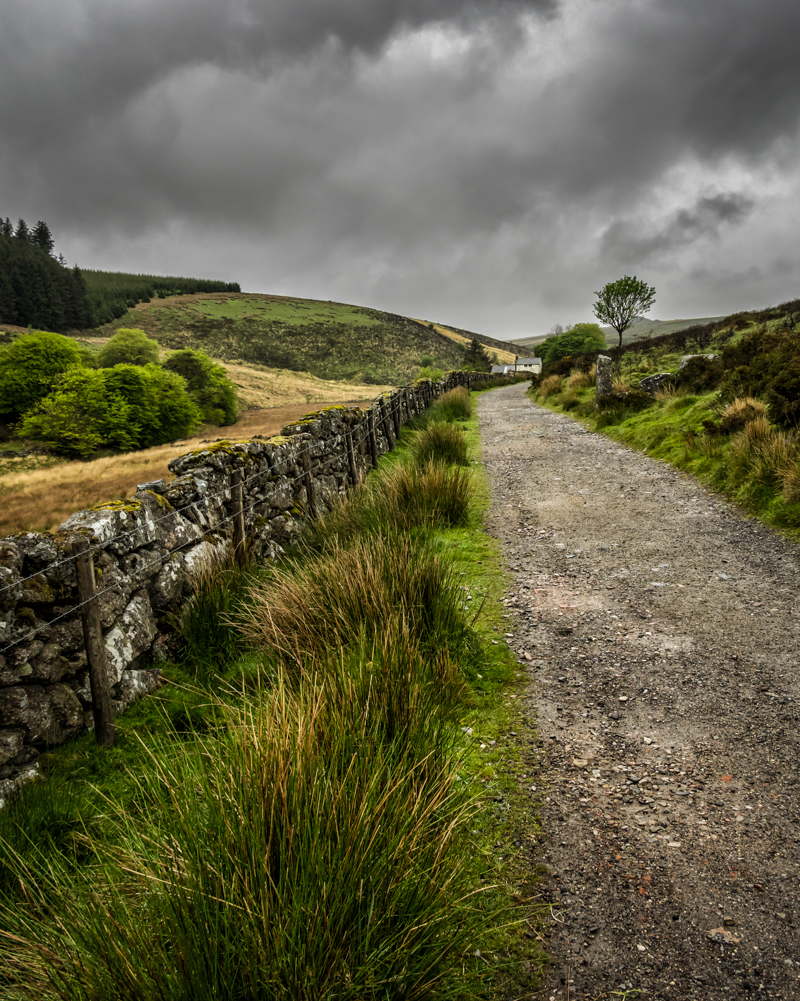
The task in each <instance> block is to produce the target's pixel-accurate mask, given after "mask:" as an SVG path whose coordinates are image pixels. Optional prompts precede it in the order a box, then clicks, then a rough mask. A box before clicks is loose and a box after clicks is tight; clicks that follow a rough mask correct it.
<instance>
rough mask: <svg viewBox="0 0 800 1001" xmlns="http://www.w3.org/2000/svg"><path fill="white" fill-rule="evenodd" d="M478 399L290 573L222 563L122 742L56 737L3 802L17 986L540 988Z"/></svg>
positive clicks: (491, 991)
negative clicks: (510, 802) (505, 739)
mask: <svg viewBox="0 0 800 1001" xmlns="http://www.w3.org/2000/svg"><path fill="white" fill-rule="evenodd" d="M460 400H461V403H460V404H459V403H458V402H457V401H453V400H451V401H450V406H451V407H452V408H453V409H452V410H451V412H450V413H449V414H446V413H445V411H446V409H447V406H448V402H447V401H445V403H444V404H443V405H442V406H440V407H439V408H438V414H437V413H434V414H433V415H432V416H431V417H429V418H427V419H426V420H425V421H424V422H420V425H419V426H418V427H416V428H414V429H410V430H408V431H404V432H403V435H402V437H401V447H400V448H398V449H397V450H396V451H395V452H394V453H392V454H391V455H390V456H387V457H385V459H384V460H382V463H381V469H380V470H379V471H378V473H377V474H376V475H374V476H372V477H370V478H369V480H368V482H367V484H366V485H365V487H364V488H363V489H362V490H360V491H358V492H356V493H355V494H354V495H353V496H352V497H351V498H349V499H348V500H346V501H344V502H343V503H342V504H341V505H340V506H339V507H337V508H336V509H334V511H332V512H331V513H330V514H329V515H328V516H327V517H326V518H325V519H324V520H323V522H322V523H321V524H318V525H317V526H315V528H314V530H312V531H311V532H310V533H309V535H308V538H307V539H306V540H305V542H304V544H303V545H302V546H301V547H299V548H298V550H297V551H296V552H294V553H293V554H291V556H290V558H289V559H287V560H286V561H285V562H284V563H283V564H281V565H280V566H278V567H250V568H247V569H246V570H241V569H237V568H235V567H232V566H227V567H226V566H217V567H213V568H209V570H208V572H207V573H206V574H204V575H203V577H202V579H200V580H199V581H198V583H197V590H196V595H195V600H194V601H193V602H192V603H191V604H190V606H189V607H188V609H187V612H186V614H185V617H184V618H183V620H182V622H181V629H182V632H183V635H184V639H185V646H184V649H185V651H186V656H185V661H184V663H183V664H182V665H181V666H180V667H172V668H170V669H169V670H168V671H167V678H168V683H167V684H166V685H165V686H164V687H163V688H162V689H161V691H160V692H159V693H158V694H157V695H156V696H155V697H152V698H150V699H148V700H147V701H146V702H143V703H141V704H139V705H138V706H136V707H134V708H133V709H131V710H130V711H129V712H128V713H126V714H125V715H124V716H123V717H121V718H120V720H119V742H118V746H117V748H115V749H114V750H112V751H110V752H109V751H101V750H100V749H98V748H96V747H95V746H94V745H93V744H92V743H91V739H90V736H87V737H84V738H82V739H81V740H78V741H75V742H74V743H72V744H70V745H69V746H67V747H64V748H61V749H59V750H58V751H56V752H54V753H53V754H50V755H45V756H44V762H43V764H44V773H45V777H44V780H43V781H42V782H40V783H38V784H37V785H35V786H33V787H31V788H28V789H27V790H26V791H25V792H24V794H23V795H21V796H20V797H19V798H18V799H17V800H16V801H14V802H13V803H12V804H11V806H10V807H9V808H8V809H7V810H6V811H4V812H3V813H2V814H0V837H1V838H2V874H1V875H0V893H1V894H2V902H1V904H0V934H2V936H3V938H4V940H5V943H6V948H5V952H6V956H7V962H6V964H5V965H4V968H3V970H2V971H0V986H1V987H2V996H4V997H7V998H32V997H34V996H35V997H36V998H37V999H39V998H70V999H84V998H85V999H87V1001H88V999H89V998H92V999H94V998H98V997H103V998H112V999H113V998H119V999H122V998H125V999H128V998H133V997H135V998H138V999H142V1001H149V999H159V1001H160V999H165V1001H166V999H169V1001H172V999H175V1001H177V999H179V998H180V999H185V998H187V997H191V998H193V999H199V1001H202V999H204V998H209V999H210V998H215V999H219V998H231V999H233V998H236V999H240V998H265V999H266V998H269V999H273V998H287V999H289V998H291V999H306V998H307V999H309V1001H310V999H311V998H314V999H315V1001H316V999H320V998H331V999H333V998H336V999H345V998H347V999H350V998H352V999H359V1001H360V999H373V998H374V999H379V998H380V999H395V998H396V999H398V1001H399V999H401V998H402V999H413V998H467V997H469V998H474V997H478V996H487V997H488V996H499V994H498V993H497V992H498V991H500V990H503V991H504V992H505V993H504V994H503V996H504V997H506V996H508V993H507V991H508V989H510V988H509V985H512V984H514V985H515V984H519V983H520V982H521V981H522V980H524V981H526V990H527V991H528V992H530V991H531V990H533V989H534V987H535V974H536V969H537V968H538V966H539V965H540V963H541V961H542V956H541V954H540V953H539V952H538V951H537V948H536V946H535V943H534V942H532V940H531V939H529V938H526V937H525V935H524V933H523V929H522V927H521V925H520V919H521V917H522V915H521V914H520V912H519V907H520V902H522V901H527V899H528V897H529V896H530V893H529V884H527V883H526V884H524V885H523V882H522V880H523V875H522V865H521V862H520V858H519V853H517V854H516V855H515V856H514V858H513V859H511V858H510V857H509V856H508V854H507V853H506V852H504V853H503V855H502V858H500V857H498V852H497V846H498V843H500V844H502V843H503V840H502V839H503V838H507V839H511V838H512V836H514V835H515V834H516V833H518V831H517V828H518V827H519V825H520V824H522V823H523V818H522V811H521V809H520V810H517V809H516V808H515V810H514V811H495V810H493V808H492V806H493V805H496V801H497V792H498V789H500V788H501V787H502V786H503V783H505V784H509V779H508V775H509V773H510V771H513V767H514V763H513V761H512V760H511V759H512V758H513V753H512V752H509V751H507V750H506V749H505V748H504V747H503V746H502V736H503V732H504V731H505V730H507V729H508V728H509V723H510V719H511V717H510V702H511V700H510V699H509V698H507V696H508V694H509V685H510V683H511V682H512V681H513V679H514V674H515V665H514V663H513V660H512V659H511V656H510V654H509V652H508V650H507V647H506V645H505V643H504V642H503V638H502V635H501V634H502V631H503V625H504V621H505V620H504V618H503V615H504V612H503V610H502V604H501V600H500V599H501V592H502V588H503V581H502V577H501V574H500V570H499V560H498V554H497V552H496V549H495V547H494V544H493V543H492V541H491V540H490V539H489V538H488V537H487V536H486V535H485V534H484V533H483V531H482V523H481V517H482V511H483V509H484V507H485V505H486V503H487V495H486V486H485V483H484V482H483V480H482V477H481V473H480V471H479V470H478V469H476V468H473V469H470V467H469V466H466V465H463V464H461V463H463V462H465V461H466V462H469V460H470V455H469V453H468V454H467V455H466V456H464V454H463V450H460V449H459V446H458V444H457V442H458V440H459V439H458V435H459V434H460V435H463V436H464V437H465V438H466V441H467V443H468V445H470V446H471V447H472V448H473V449H474V447H475V443H476V440H477V435H476V431H475V426H474V418H472V419H471V418H470V416H469V406H468V404H469V397H468V396H467V394H466V393H461V394H460ZM441 416H449V417H450V418H451V420H449V421H446V422H445V423H446V424H447V428H441V427H439V426H438V425H439V421H438V420H437V417H441ZM448 428H449V430H448ZM454 428H457V429H459V430H458V434H455V435H454V434H453V433H452V430H453V429H454ZM443 454H444V455H446V456H447V457H448V458H449V459H450V460H451V462H450V463H447V462H444V461H443V459H442V455H443ZM473 459H474V452H473ZM478 733H479V734H480V738H482V739H476V738H477V735H478ZM493 742H494V743H493ZM504 795H505V794H504ZM507 795H508V796H509V797H510V796H511V794H510V793H508V794H507ZM509 813H510V814H511V815H510V816H509ZM511 854H512V855H514V852H513V851H512V853H511ZM514 891H516V893H517V901H516V902H515V900H514V899H513V892H514ZM531 913H532V912H531V911H530V910H526V912H525V915H524V916H525V917H528V918H529V917H530V915H531ZM520 971H522V973H523V974H524V976H521V973H520Z"/></svg>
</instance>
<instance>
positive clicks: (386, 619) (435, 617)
mask: <svg viewBox="0 0 800 1001" xmlns="http://www.w3.org/2000/svg"><path fill="white" fill-rule="evenodd" d="M241 623H242V629H243V632H244V635H245V636H246V638H247V639H248V640H249V641H250V642H251V643H252V644H254V645H255V646H257V647H259V648H260V649H263V650H266V651H268V652H271V653H274V654H275V655H277V657H278V658H279V659H280V661H281V662H282V663H283V664H284V665H294V666H295V668H299V667H302V666H303V665H304V664H307V663H308V662H310V661H314V659H315V658H317V657H318V656H319V653H320V651H322V652H324V651H327V650H330V649H334V650H337V649H340V648H342V647H345V646H347V645H348V644H349V643H350V642H351V641H352V640H354V639H357V638H358V637H359V635H362V634H366V636H368V637H369V638H370V639H377V638H378V637H380V636H383V635H384V634H385V632H386V629H387V628H389V626H390V624H392V623H395V624H396V623H402V631H403V632H405V633H407V634H408V635H409V636H410V637H411V638H412V639H413V641H415V642H416V643H418V644H424V645H425V646H426V647H427V648H428V649H434V650H435V649H438V648H440V647H447V646H448V645H450V644H451V643H452V642H453V641H455V642H456V643H458V641H459V640H460V638H461V637H462V636H463V634H464V633H465V631H466V629H467V627H468V622H467V619H466V616H465V613H464V612H463V610H462V607H461V601H460V598H459V595H458V592H457V590H456V586H455V582H454V579H453V575H452V568H451V565H450V563H449V562H448V561H447V560H446V559H445V557H444V556H442V554H440V553H438V552H436V550H435V549H434V548H433V547H432V546H431V545H430V544H428V543H426V542H425V541H424V540H422V539H414V538H411V537H410V536H409V535H406V534H401V535H394V536H384V535H365V536H363V537H357V538H355V539H354V540H351V541H349V542H348V543H347V544H342V543H334V544H332V545H331V546H330V548H329V549H327V550H326V551H325V552H323V553H321V554H320V555H318V556H317V557H315V558H313V559H310V560H308V561H306V562H303V563H301V564H300V565H298V566H294V567H285V568H278V569H277V570H276V572H275V573H274V575H273V576H272V578H271V579H269V580H265V581H262V582H259V583H256V584H254V585H253V586H252V587H251V588H250V591H249V595H248V601H247V602H246V603H245V605H244V607H243V608H242V611H241Z"/></svg>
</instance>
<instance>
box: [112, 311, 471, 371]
mask: <svg viewBox="0 0 800 1001" xmlns="http://www.w3.org/2000/svg"><path fill="white" fill-rule="evenodd" d="M120 327H140V328H141V329H143V330H144V331H145V332H146V333H147V334H148V336H150V337H153V338H155V339H156V340H158V341H159V342H160V343H161V344H162V345H163V346H164V347H165V348H170V349H178V348H186V347H190V348H196V349H199V350H202V351H205V352H206V353H208V354H209V355H211V356H212V357H214V358H220V359H223V360H225V361H234V360H240V361H243V362H246V363H247V364H250V365H264V366H268V367H271V368H283V369H289V370H291V371H301V372H309V373H311V374H312V375H315V376H318V377H319V378H323V379H347V380H348V381H360V382H365V383H372V384H375V385H385V384H393V383H398V382H403V381H407V380H410V379H412V378H414V377H415V376H416V375H417V373H418V371H419V369H420V367H421V366H422V365H424V364H431V363H433V365H434V367H438V368H443V369H452V368H458V367H460V365H461V362H462V358H463V347H461V346H459V345H458V344H457V343H456V342H455V341H453V340H452V339H450V338H448V337H445V336H444V335H443V334H441V333H439V332H438V331H436V330H435V329H433V328H432V327H431V326H429V325H428V324H427V323H423V322H421V321H418V320H412V319H410V318H409V317H405V316H398V315H396V314H394V313H384V312H381V311H380V310H377V309H369V308H367V307H363V306H351V305H346V304H344V303H337V302H322V301H319V300H316V299H295V298H292V297H289V296H278V295H259V294H248V293H225V292H223V293H205V294H195V295H179V296H173V297H170V298H166V299H154V300H152V301H151V302H148V303H138V304H137V305H135V306H134V307H133V308H131V309H128V310H127V312H126V313H125V314H124V315H122V316H120V317H118V318H117V319H115V320H113V321H112V322H111V323H108V324H106V325H105V326H104V327H102V328H100V329H99V330H97V331H93V333H95V334H100V335H101V336H111V335H112V334H113V333H114V331H115V330H117V329H119V328H120Z"/></svg>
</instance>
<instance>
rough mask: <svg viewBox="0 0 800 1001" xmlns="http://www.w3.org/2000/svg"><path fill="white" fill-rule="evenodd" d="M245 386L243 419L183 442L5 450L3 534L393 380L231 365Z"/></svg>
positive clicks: (36, 527) (358, 399)
mask: <svg viewBox="0 0 800 1001" xmlns="http://www.w3.org/2000/svg"><path fill="white" fill-rule="evenodd" d="M225 367H226V368H227V369H228V373H229V374H230V377H231V379H233V381H234V382H235V383H236V385H237V386H238V387H239V393H240V400H241V401H242V402H243V403H244V404H245V405H246V406H249V407H250V408H252V409H249V410H245V411H244V413H242V414H241V416H240V418H239V420H238V421H237V423H236V424H234V425H232V426H231V427H225V428H213V427H212V428H206V429H204V431H203V432H201V433H200V434H198V435H197V436H195V437H194V438H187V439H185V440H183V441H181V442H180V443H179V444H177V445H159V446H157V447H156V448H148V449H143V450H142V451H139V452H129V453H127V454H125V455H113V456H108V457H106V458H102V459H92V460H90V461H88V462H61V461H55V462H54V461H53V460H52V459H50V458H47V459H42V458H38V457H36V458H27V459H10V460H5V461H2V453H0V538H2V537H3V536H6V535H11V534H13V533H14V532H32V531H43V530H46V529H50V528H53V527H57V526H58V525H60V524H61V523H62V522H63V521H64V520H66V519H67V518H68V517H69V516H70V515H71V514H73V513H74V512H75V511H81V510H83V509H84V508H88V507H92V506H93V505H94V504H100V503H103V502H105V501H110V500H117V499H119V498H122V497H129V496H130V495H131V494H132V493H133V492H134V491H135V490H136V484H137V483H144V482H146V481H147V480H158V479H162V478H164V479H166V480H167V481H169V480H170V479H171V474H170V472H169V470H168V469H167V463H168V462H169V461H170V459H174V458H176V457H177V456H179V455H183V454H185V453H186V452H187V451H189V450H190V449H191V448H194V447H197V446H198V445H200V444H202V443H203V441H205V440H208V439H215V438H233V439H242V438H251V437H252V436H253V435H257V434H261V435H274V434H278V433H279V432H280V429H281V428H282V427H283V426H284V425H285V424H288V423H290V422H291V421H294V420H297V419H299V418H300V417H302V416H303V415H304V414H305V413H307V412H308V411H309V410H313V409H314V408H315V407H316V406H320V405H328V404H332V403H346V404H350V405H351V406H352V405H358V404H366V403H367V402H368V401H369V400H371V399H374V397H375V396H377V395H378V393H380V392H382V391H384V390H386V389H390V388H392V387H389V386H368V385H362V384H360V383H359V384H354V383H346V382H333V381H326V380H324V379H317V378H315V377H314V376H311V375H308V374H307V373H303V372H287V371H284V370H281V369H266V368H264V369H261V368H253V367H252V366H248V365H237V364H226V366H225Z"/></svg>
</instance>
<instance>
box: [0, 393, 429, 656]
mask: <svg viewBox="0 0 800 1001" xmlns="http://www.w3.org/2000/svg"><path fill="white" fill-rule="evenodd" d="M404 395H405V394H404V393H403V392H402V391H401V392H400V393H399V394H398V395H397V396H396V398H395V399H394V400H393V401H392V403H391V405H390V406H388V407H387V406H385V405H384V406H381V407H380V409H379V411H378V415H377V419H376V418H375V417H374V416H373V413H372V409H373V408H370V413H369V414H368V415H367V417H365V418H362V419H361V420H360V421H359V422H358V423H357V424H356V425H354V426H353V427H352V428H348V431H349V433H350V435H351V436H352V438H353V448H354V450H355V449H360V446H361V444H362V443H363V442H365V441H366V440H367V439H368V438H369V437H370V435H371V434H375V435H378V434H381V433H383V434H384V435H385V437H386V438H387V443H390V442H391V438H390V435H389V433H387V427H386V425H387V424H388V422H389V421H393V418H394V415H395V414H396V413H398V412H399V413H400V416H401V418H402V412H403V407H404V405H405V408H406V411H407V418H408V419H409V420H410V419H412V418H413V417H415V416H418V415H419V413H420V412H421V405H420V401H419V400H417V399H416V398H415V399H414V401H413V402H414V410H415V411H416V413H415V414H413V415H412V414H411V412H410V410H411V407H410V406H409V403H410V397H408V396H406V398H405V400H404V398H403V397H404ZM415 396H416V394H415ZM371 418H372V419H373V420H374V424H373V427H372V428H370V419H371ZM288 426H289V427H291V426H292V425H288ZM295 426H296V425H295ZM364 429H365V430H364ZM362 430H363V433H362V434H360V435H359V436H358V437H356V435H357V433H358V432H359V431H362ZM318 447H319V443H318V442H314V441H309V442H306V443H305V445H304V447H303V448H301V449H300V450H299V451H297V452H295V453H294V454H293V455H292V457H291V463H292V465H295V464H297V462H298V461H300V460H301V459H302V458H303V456H304V455H307V454H309V453H310V452H312V451H314V449H315V448H318ZM359 454H360V453H359ZM345 456H346V453H344V454H342V455H338V456H335V457H334V456H331V455H327V456H323V457H322V459H321V461H320V462H317V463H316V464H315V465H314V466H310V467H309V468H307V469H303V470H302V471H301V472H300V473H298V474H297V475H295V476H292V477H289V478H288V479H287V478H283V482H282V485H283V486H288V485H293V484H295V483H297V482H298V481H300V480H304V479H305V480H307V478H308V477H309V476H312V475H313V474H314V473H315V472H318V471H319V470H321V469H324V468H325V467H326V466H329V465H330V463H331V461H333V460H334V458H336V459H340V460H341V459H342V458H344V457H345ZM271 475H272V470H271V469H270V468H268V469H259V470H258V471H257V472H255V473H252V474H250V475H249V476H247V477H243V478H242V479H241V480H240V481H239V483H240V484H241V485H242V487H244V486H246V485H247V484H248V483H252V482H254V481H255V480H258V479H264V478H265V477H270V476H271ZM231 490H232V484H231V483H229V484H228V485H227V486H225V487H223V488H222V489H221V490H217V491H215V492H214V493H213V494H206V495H205V496H204V497H203V498H202V500H201V501H195V500H193V501H190V502H189V503H187V504H184V505H183V506H182V507H179V508H173V509H171V510H170V511H168V512H167V513H166V514H164V515H161V516H160V517H158V518H155V519H152V520H150V521H149V522H148V523H147V524H145V525H143V526H139V527H137V528H133V529H130V530H129V531H126V532H120V533H118V534H117V535H114V536H112V537H111V538H109V539H105V540H103V541H102V542H98V543H95V544H94V545H90V546H89V547H88V548H86V549H84V550H83V553H82V554H81V555H90V554H94V553H96V552H98V551H105V550H106V549H107V548H109V547H111V546H113V545H114V544H116V543H119V542H120V541H122V540H124V539H129V538H130V537H131V536H134V535H141V534H142V533H143V532H149V534H150V536H151V537H150V538H149V539H147V540H146V541H145V542H144V545H148V544H150V543H152V542H154V541H155V529H156V527H157V526H158V525H159V524H161V523H163V522H165V521H168V520H169V519H174V518H175V517H176V516H179V515H182V514H183V513H184V512H191V511H192V509H194V510H195V511H196V510H197V508H198V505H202V506H203V507H205V508H206V509H207V510H208V512H209V514H210V513H211V509H210V504H211V502H212V501H213V500H216V499H217V498H220V497H223V498H226V500H230V497H231ZM263 503H265V498H263V497H261V498H257V499H256V500H254V501H253V502H252V503H250V504H248V505H247V506H246V507H245V506H243V507H242V509H241V514H245V513H246V512H248V511H251V510H252V509H253V508H255V507H258V505H259V504H263ZM238 514H239V512H236V513H234V514H231V515H228V516H227V517H225V518H222V519H216V523H215V524H214V525H213V527H211V528H209V529H207V530H206V531H218V530H219V529H220V528H222V527H223V526H225V525H227V524H229V523H230V522H231V521H233V520H234V518H236V517H238ZM192 521H193V523H194V525H195V527H196V529H197V533H196V534H195V535H194V536H193V537H192V538H191V539H187V540H186V541H185V542H182V543H181V544H180V545H178V546H174V547H173V548H171V549H168V550H167V551H166V552H165V553H163V554H162V555H160V556H158V557H157V558H156V559H154V560H152V561H150V562H149V563H147V564H145V565H144V566H139V567H136V568H134V569H132V570H131V571H130V572H129V573H126V574H124V575H123V577H121V578H120V579H119V580H116V581H114V582H113V583H112V584H109V585H108V586H107V587H105V588H103V589H102V590H100V591H96V592H95V593H94V594H93V596H92V597H91V598H89V599H88V600H86V601H82V602H81V601H79V602H77V603H76V604H74V605H71V606H70V608H68V609H67V610H66V611H64V612H61V613H59V614H58V615H56V616H55V617H54V618H51V619H48V620H47V621H46V622H42V623H41V624H39V625H38V626H36V627H35V628H33V629H31V630H29V631H28V632H26V633H25V634H24V635H22V636H19V637H18V638H17V639H15V640H13V641H12V642H11V643H7V644H6V645H5V646H3V647H0V655H3V654H5V653H6V652H7V651H9V650H11V649H13V648H14V647H17V646H19V645H20V644H22V643H27V642H29V641H30V640H32V639H34V638H35V637H36V636H38V635H40V634H41V633H42V632H44V631H45V630H49V629H51V628H52V626H54V625H55V624H56V623H58V622H61V621H63V620H64V619H67V618H69V617H70V616H74V615H76V614H77V613H79V612H80V611H81V609H82V608H84V607H85V606H87V605H89V604H91V603H93V602H96V601H97V600H98V599H99V598H101V597H102V596H103V595H105V594H108V593H109V592H110V591H113V590H117V589H122V588H123V587H124V586H125V585H126V584H128V585H129V584H132V583H133V582H134V581H135V579H136V578H137V577H138V578H141V577H142V576H143V575H144V574H145V573H146V572H147V571H148V570H150V569H151V568H153V567H155V566H159V565H161V566H163V565H164V564H165V563H166V562H167V561H168V560H169V559H170V557H171V556H173V555H174V554H175V553H178V552H180V551H181V550H182V549H185V548H187V547H188V546H193V545H197V544H198V543H199V542H201V541H202V537H203V535H204V534H206V532H204V531H203V529H202V528H201V526H200V525H198V524H197V522H196V520H195V519H192ZM78 558H79V554H77V553H73V554H72V555H70V556H67V557H65V558H64V559H61V560H57V561H56V562H54V563H51V564H48V566H46V567H42V568H41V569H40V570H37V571H36V572H35V573H31V574H28V575H27V576H26V577H22V578H19V579H18V580H15V581H12V582H11V583H10V584H6V585H5V586H3V587H2V588H0V596H2V595H3V594H4V593H7V592H8V591H11V590H13V589H15V588H19V587H21V586H22V585H23V584H25V583H27V582H28V581H31V580H34V579H36V578H37V577H42V576H43V575H47V574H52V573H53V572H54V571H55V570H57V569H59V568H61V567H63V566H66V565H67V564H70V563H73V562H74V561H75V560H77V559H78Z"/></svg>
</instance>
